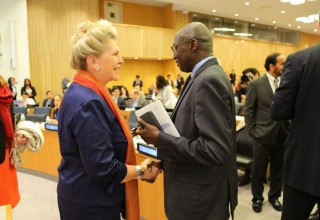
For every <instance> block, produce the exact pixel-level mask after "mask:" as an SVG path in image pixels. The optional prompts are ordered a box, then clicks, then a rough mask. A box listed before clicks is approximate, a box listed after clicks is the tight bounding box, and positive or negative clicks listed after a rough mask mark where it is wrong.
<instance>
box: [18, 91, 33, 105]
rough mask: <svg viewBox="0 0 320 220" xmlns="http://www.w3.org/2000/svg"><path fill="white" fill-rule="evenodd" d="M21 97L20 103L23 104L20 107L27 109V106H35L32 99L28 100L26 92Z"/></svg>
mask: <svg viewBox="0 0 320 220" xmlns="http://www.w3.org/2000/svg"><path fill="white" fill-rule="evenodd" d="M21 96H22V102H23V103H22V106H24V107H28V105H35V104H36V102H35V101H34V99H33V98H29V96H28V94H27V92H22V94H21Z"/></svg>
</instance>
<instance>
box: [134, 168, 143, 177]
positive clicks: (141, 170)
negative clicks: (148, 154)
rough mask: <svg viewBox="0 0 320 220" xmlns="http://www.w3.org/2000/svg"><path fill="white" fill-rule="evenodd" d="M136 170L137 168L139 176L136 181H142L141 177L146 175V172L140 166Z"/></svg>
mask: <svg viewBox="0 0 320 220" xmlns="http://www.w3.org/2000/svg"><path fill="white" fill-rule="evenodd" d="M135 168H136V171H137V174H138V175H137V177H136V179H141V177H142V176H143V174H144V170H143V169H142V168H141V167H140V166H139V165H136V166H135Z"/></svg>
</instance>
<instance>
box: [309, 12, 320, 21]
mask: <svg viewBox="0 0 320 220" xmlns="http://www.w3.org/2000/svg"><path fill="white" fill-rule="evenodd" d="M308 18H309V19H313V20H315V21H319V15H318V14H313V15H309V16H308Z"/></svg>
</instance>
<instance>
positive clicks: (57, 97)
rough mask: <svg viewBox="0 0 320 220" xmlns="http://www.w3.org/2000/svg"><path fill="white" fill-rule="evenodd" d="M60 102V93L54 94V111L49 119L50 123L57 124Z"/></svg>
mask: <svg viewBox="0 0 320 220" xmlns="http://www.w3.org/2000/svg"><path fill="white" fill-rule="evenodd" d="M61 102H62V96H61V95H58V94H57V95H55V96H54V111H53V118H52V119H51V120H50V124H54V125H57V124H58V118H59V109H60V106H61Z"/></svg>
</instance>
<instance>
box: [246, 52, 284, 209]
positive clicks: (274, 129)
mask: <svg viewBox="0 0 320 220" xmlns="http://www.w3.org/2000/svg"><path fill="white" fill-rule="evenodd" d="M284 62H285V56H284V55H283V54H279V53H273V54H271V55H269V56H268V57H267V58H266V61H265V65H264V67H265V68H266V70H267V72H266V74H265V75H264V76H262V77H259V78H257V79H255V80H253V81H251V82H250V84H249V86H248V89H247V95H246V102H245V115H244V117H245V122H246V126H247V129H248V132H249V135H250V136H251V137H252V138H253V170H252V182H251V191H252V195H253V198H252V202H253V204H252V209H253V210H254V211H255V212H261V210H262V203H263V200H264V198H263V190H264V187H263V182H264V179H265V176H266V171H267V167H268V163H269V162H270V191H269V193H268V200H269V202H270V203H271V204H272V206H273V207H274V208H275V209H276V210H278V211H281V210H282V205H281V203H280V202H279V200H278V198H279V197H280V196H281V189H282V165H283V152H284V143H285V140H286V137H287V133H288V129H289V122H288V121H280V122H277V121H274V120H272V119H271V117H270V112H269V110H270V106H271V103H272V100H273V96H274V91H275V89H276V88H277V87H278V84H279V80H280V76H281V74H282V69H283V65H284Z"/></svg>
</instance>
